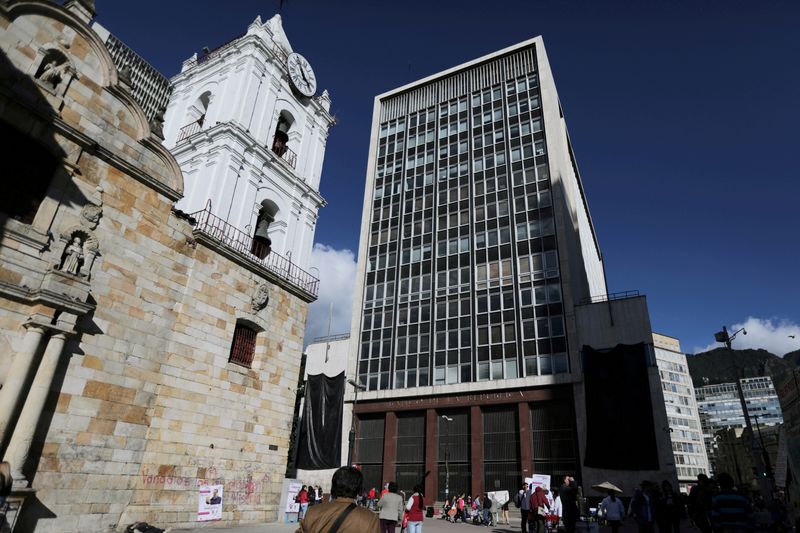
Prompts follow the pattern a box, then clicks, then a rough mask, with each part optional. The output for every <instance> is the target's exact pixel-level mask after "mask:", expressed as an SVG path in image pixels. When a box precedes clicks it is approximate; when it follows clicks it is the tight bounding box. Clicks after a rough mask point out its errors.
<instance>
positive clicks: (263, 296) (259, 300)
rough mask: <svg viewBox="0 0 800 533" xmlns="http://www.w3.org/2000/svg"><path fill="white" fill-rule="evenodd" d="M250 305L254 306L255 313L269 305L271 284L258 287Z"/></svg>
mask: <svg viewBox="0 0 800 533" xmlns="http://www.w3.org/2000/svg"><path fill="white" fill-rule="evenodd" d="M250 303H251V304H252V306H253V311H254V312H256V313H257V312H259V311H261V310H262V309H264V308H265V307H266V306H267V304H268V303H269V284H267V283H262V284H261V285H259V286H258V287H256V289H255V291H254V292H253V297H252V300H251V302H250Z"/></svg>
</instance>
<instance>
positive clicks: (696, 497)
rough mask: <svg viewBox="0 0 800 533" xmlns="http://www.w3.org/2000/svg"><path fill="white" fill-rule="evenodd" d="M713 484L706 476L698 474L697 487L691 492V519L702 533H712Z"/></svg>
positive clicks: (689, 510)
mask: <svg viewBox="0 0 800 533" xmlns="http://www.w3.org/2000/svg"><path fill="white" fill-rule="evenodd" d="M711 496H712V490H711V482H710V481H709V479H708V476H707V475H705V474H697V485H695V486H694V487H692V489H691V490H690V491H689V506H688V507H689V509H688V512H689V519H690V520H691V521H692V523H694V525H695V526H696V527H697V529H699V530H700V533H711V519H710V517H711Z"/></svg>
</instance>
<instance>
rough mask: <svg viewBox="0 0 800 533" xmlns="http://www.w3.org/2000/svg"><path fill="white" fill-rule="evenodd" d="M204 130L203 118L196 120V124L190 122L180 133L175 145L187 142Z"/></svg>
mask: <svg viewBox="0 0 800 533" xmlns="http://www.w3.org/2000/svg"><path fill="white" fill-rule="evenodd" d="M202 129H203V117H200V118H199V119H197V120H195V121H194V122H190V123H189V124H187V125H185V126H184V127H182V128H181V129H180V131H178V140H176V141H175V144H177V143H179V142H182V141H185V140H186V139H188V138H189V137H191V136H192V135H194V134H195V133H197V132H199V131H200V130H202Z"/></svg>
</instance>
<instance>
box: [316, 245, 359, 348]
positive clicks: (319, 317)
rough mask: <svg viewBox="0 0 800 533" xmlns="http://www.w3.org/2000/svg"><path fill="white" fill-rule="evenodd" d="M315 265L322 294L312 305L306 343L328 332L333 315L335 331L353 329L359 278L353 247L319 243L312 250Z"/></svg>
mask: <svg viewBox="0 0 800 533" xmlns="http://www.w3.org/2000/svg"><path fill="white" fill-rule="evenodd" d="M311 266H312V267H316V268H317V269H319V298H318V299H317V301H316V302H314V303H312V304H311V305H310V306H309V307H308V320H307V322H306V333H305V341H306V344H308V343H309V342H311V341H313V340H314V339H316V338H317V337H322V336H325V335H327V334H328V321H329V319H330V324H331V329H330V332H331V335H337V334H340V333H350V317H351V315H352V313H353V289H354V287H355V279H356V258H355V254H354V253H353V252H352V251H351V250H347V249H344V250H337V249H335V248H333V247H331V246H327V245H325V244H319V243H317V244H315V245H314V249H313V250H311ZM314 273H316V272H314ZM331 304H333V306H331ZM331 309H332V310H333V314H332V315H331Z"/></svg>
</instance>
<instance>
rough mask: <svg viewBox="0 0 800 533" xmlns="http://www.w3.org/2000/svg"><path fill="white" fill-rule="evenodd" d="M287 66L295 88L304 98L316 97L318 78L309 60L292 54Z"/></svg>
mask: <svg viewBox="0 0 800 533" xmlns="http://www.w3.org/2000/svg"><path fill="white" fill-rule="evenodd" d="M286 66H287V67H288V69H289V79H291V80H292V85H294V88H295V89H297V91H298V92H299V93H300V94H302V95H303V96H308V97H311V96H314V93H315V92H317V78H316V76H314V70H313V69H312V68H311V65H310V64H309V63H308V60H307V59H306V58H305V57H303V56H301V55H300V54H295V53H292V54H291V55H290V56H289V59H288V60H287V61H286Z"/></svg>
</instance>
